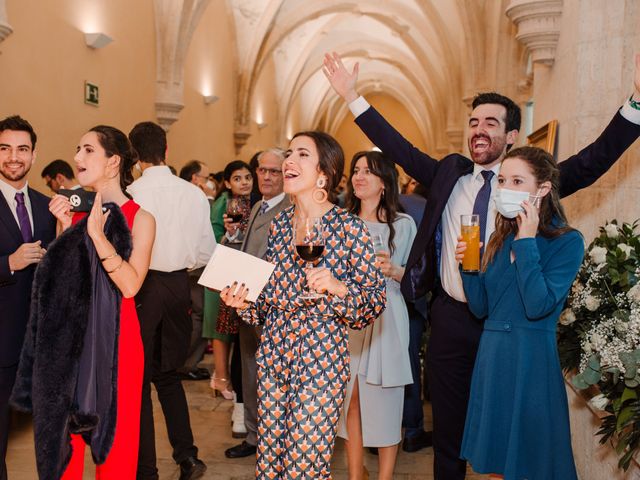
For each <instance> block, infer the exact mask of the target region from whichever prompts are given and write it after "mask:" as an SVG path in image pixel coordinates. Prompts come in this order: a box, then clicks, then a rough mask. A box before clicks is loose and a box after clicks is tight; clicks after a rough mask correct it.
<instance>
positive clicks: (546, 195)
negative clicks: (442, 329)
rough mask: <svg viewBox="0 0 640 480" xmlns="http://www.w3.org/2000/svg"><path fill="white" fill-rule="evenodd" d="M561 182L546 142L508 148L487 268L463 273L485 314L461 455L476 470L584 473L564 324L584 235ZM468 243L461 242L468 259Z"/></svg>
mask: <svg viewBox="0 0 640 480" xmlns="http://www.w3.org/2000/svg"><path fill="white" fill-rule="evenodd" d="M558 183H559V171H558V167H557V164H556V163H555V161H554V160H553V158H552V157H551V155H549V154H548V153H547V152H545V151H544V150H542V149H539V148H535V147H522V148H518V149H515V150H513V151H511V152H510V153H509V154H507V156H506V157H505V159H504V160H503V162H502V165H501V167H500V173H499V175H498V189H497V191H496V195H495V202H496V207H497V209H498V212H499V213H500V214H499V215H498V216H497V217H496V230H495V233H494V234H493V235H492V237H491V239H490V240H489V243H488V245H487V248H486V251H485V253H484V257H483V259H482V268H481V272H480V273H479V274H478V273H465V272H463V273H462V281H463V284H464V292H465V295H466V297H467V301H468V302H469V308H470V309H471V311H472V312H473V314H474V315H475V316H476V317H478V318H484V319H485V321H484V329H483V332H482V336H481V338H480V347H479V349H478V354H477V356H476V363H475V367H474V371H473V377H472V382H471V395H470V399H469V407H468V410H467V418H466V424H465V430H464V439H463V442H462V450H461V454H460V456H461V458H463V459H465V460H468V461H469V463H470V464H471V465H472V466H473V469H474V470H475V471H476V472H478V473H493V474H500V475H504V478H505V479H506V480H524V479H526V480H575V479H576V478H577V477H576V470H575V465H574V462H573V453H572V450H571V433H570V431H569V411H568V406H567V396H566V391H565V387H564V381H563V378H562V372H561V369H560V361H559V358H558V350H557V345H556V324H557V321H558V318H559V316H560V312H561V311H562V308H563V305H564V302H565V300H566V298H567V295H568V293H569V288H570V287H571V284H572V283H573V280H574V279H575V277H576V275H577V273H578V269H579V268H580V264H581V262H582V257H583V256H584V241H583V239H582V236H581V235H580V233H579V232H578V231H577V230H574V229H572V228H570V227H569V225H568V224H567V220H566V217H565V215H564V211H563V209H562V206H561V205H560V202H559V195H558ZM514 192H515V193H514ZM519 195H522V197H521V199H520V200H518V196H519ZM520 202H521V204H520ZM538 205H539V207H538ZM465 250H466V244H465V243H464V242H462V241H460V243H458V247H457V250H456V254H457V255H456V258H457V259H458V260H460V261H461V260H462V258H463V257H464V252H465Z"/></svg>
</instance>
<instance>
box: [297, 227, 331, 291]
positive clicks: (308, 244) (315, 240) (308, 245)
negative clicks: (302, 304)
mask: <svg viewBox="0 0 640 480" xmlns="http://www.w3.org/2000/svg"><path fill="white" fill-rule="evenodd" d="M292 241H293V246H294V247H295V249H296V253H297V254H298V256H299V257H300V258H302V260H304V261H305V262H306V264H307V265H306V266H307V269H310V268H313V266H314V262H315V261H317V260H318V259H319V258H320V257H322V253H323V252H324V244H325V240H324V225H323V224H322V218H299V219H295V220H294V222H293V235H292ZM325 296H326V295H325V294H323V293H318V292H312V291H310V290H309V286H308V285H307V288H306V291H305V292H304V293H303V294H302V295H301V296H300V298H302V299H303V300H315V299H317V298H323V297H325Z"/></svg>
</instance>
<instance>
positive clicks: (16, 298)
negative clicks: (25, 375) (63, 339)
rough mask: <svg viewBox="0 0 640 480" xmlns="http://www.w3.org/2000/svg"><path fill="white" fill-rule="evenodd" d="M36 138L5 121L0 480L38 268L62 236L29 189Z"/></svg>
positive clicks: (0, 168)
mask: <svg viewBox="0 0 640 480" xmlns="http://www.w3.org/2000/svg"><path fill="white" fill-rule="evenodd" d="M35 147H36V134H35V132H34V131H33V128H32V127H31V125H29V122H27V121H26V120H24V119H22V118H20V117H18V116H13V117H8V118H5V119H4V120H2V121H0V191H1V192H2V193H1V194H0V312H2V313H0V480H6V478H7V469H6V465H5V455H6V452H7V438H8V435H9V415H10V411H9V396H10V394H11V390H12V388H13V383H14V381H15V377H16V368H17V366H18V360H19V359H20V350H21V349H22V342H23V340H24V333H25V329H26V325H27V320H28V318H29V301H30V299H31V283H32V281H33V274H34V271H35V267H36V264H37V263H38V262H39V261H40V260H41V259H42V256H43V255H44V253H45V248H46V247H47V245H48V244H49V242H51V241H52V240H53V239H54V238H55V235H56V221H55V218H54V216H53V215H51V214H50V213H49V198H48V197H46V196H44V195H42V194H41V193H39V192H36V191H35V190H33V189H31V188H29V186H28V184H27V178H26V176H27V173H29V170H30V169H31V166H32V165H33V162H34V161H35V159H36V153H35Z"/></svg>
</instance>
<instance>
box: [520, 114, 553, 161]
mask: <svg viewBox="0 0 640 480" xmlns="http://www.w3.org/2000/svg"><path fill="white" fill-rule="evenodd" d="M557 131H558V121H557V120H551V121H550V122H549V123H547V124H546V125H543V126H542V127H540V128H539V129H537V130H536V131H535V132H533V133H532V134H531V135H528V136H527V145H529V146H531V147H539V148H542V149H543V150H546V151H547V152H549V153H550V154H551V155H554V156H555V150H556V132H557Z"/></svg>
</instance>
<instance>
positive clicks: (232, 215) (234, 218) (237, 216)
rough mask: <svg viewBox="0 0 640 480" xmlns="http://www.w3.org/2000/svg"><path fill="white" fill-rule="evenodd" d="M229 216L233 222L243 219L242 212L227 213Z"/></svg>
mask: <svg viewBox="0 0 640 480" xmlns="http://www.w3.org/2000/svg"><path fill="white" fill-rule="evenodd" d="M227 217H229V218H230V219H231V221H232V222H233V223H238V222H239V221H240V220H242V214H241V213H227Z"/></svg>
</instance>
